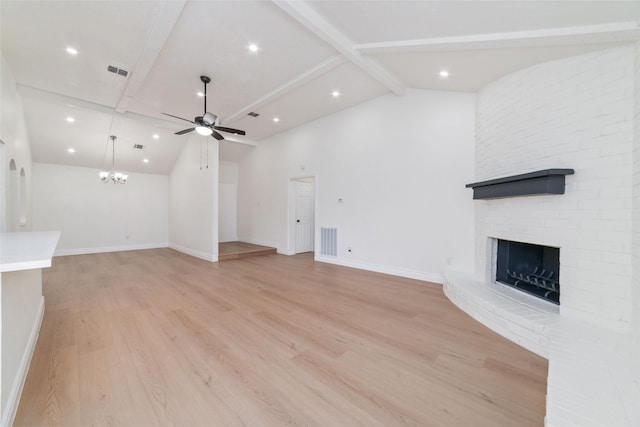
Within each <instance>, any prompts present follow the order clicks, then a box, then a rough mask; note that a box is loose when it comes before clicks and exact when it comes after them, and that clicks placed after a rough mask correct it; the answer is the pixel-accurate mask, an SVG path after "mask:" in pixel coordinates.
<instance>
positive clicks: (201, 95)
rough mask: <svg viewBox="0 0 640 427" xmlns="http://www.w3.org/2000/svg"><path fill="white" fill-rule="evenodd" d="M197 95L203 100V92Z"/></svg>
mask: <svg viewBox="0 0 640 427" xmlns="http://www.w3.org/2000/svg"><path fill="white" fill-rule="evenodd" d="M196 95H198V96H199V97H201V98H202V97H203V96H204V93H202V92H198V93H197V94H196Z"/></svg>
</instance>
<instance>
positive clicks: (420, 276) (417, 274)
mask: <svg viewBox="0 0 640 427" xmlns="http://www.w3.org/2000/svg"><path fill="white" fill-rule="evenodd" d="M314 259H315V260H316V261H320V262H326V263H329V264H336V265H342V266H344V267H352V268H358V269H360V270H368V271H375V272H376V273H384V274H391V275H392V276H400V277H406V278H408V279H416V280H423V281H425V282H431V283H438V284H443V283H444V276H442V274H437V273H429V272H426V271H417V270H408V269H405V268H397V267H389V266H386V265H377V264H369V263H366V262H362V261H348V260H344V259H340V258H335V257H330V256H326V255H315V257H314Z"/></svg>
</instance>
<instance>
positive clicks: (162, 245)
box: [53, 242, 169, 256]
mask: <svg viewBox="0 0 640 427" xmlns="http://www.w3.org/2000/svg"><path fill="white" fill-rule="evenodd" d="M166 247H169V243H168V242H162V243H143V244H138V245H120V246H102V247H95V248H77V249H57V250H56V251H55V252H54V254H53V256H67V255H86V254H99V253H103V252H122V251H138V250H141V249H157V248H166Z"/></svg>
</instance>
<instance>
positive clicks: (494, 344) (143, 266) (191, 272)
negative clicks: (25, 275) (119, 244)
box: [15, 249, 547, 426]
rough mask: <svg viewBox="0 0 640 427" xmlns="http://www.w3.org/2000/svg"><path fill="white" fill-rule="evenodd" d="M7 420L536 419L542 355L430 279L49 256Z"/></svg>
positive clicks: (295, 262)
mask: <svg viewBox="0 0 640 427" xmlns="http://www.w3.org/2000/svg"><path fill="white" fill-rule="evenodd" d="M43 291H44V294H45V303H46V309H45V316H44V320H43V325H42V329H41V331H40V336H39V339H38V342H37V345H36V350H35V354H34V357H33V360H32V363H31V367H30V370H29V374H28V377H27V381H26V384H25V388H24V392H23V395H22V399H21V401H20V406H19V408H18V413H17V416H16V420H15V425H16V426H23V425H29V426H71V425H73V426H84V425H87V426H88V425H96V426H99V425H124V426H142V425H184V426H187V425H188V426H242V425H250V426H262V425H264V426H275V425H305V426H341V425H342V426H403V425H420V426H452V425H455V426H464V425H470V426H484V425H486V426H542V425H543V423H544V413H545V391H546V376H547V362H546V360H544V359H542V358H540V357H538V356H536V355H534V354H532V353H530V352H528V351H526V350H525V349H523V348H521V347H518V346H517V345H515V344H513V343H511V342H509V341H507V340H505V339H504V338H502V337H500V336H498V335H496V334H495V333H493V332H492V331H490V330H488V329H487V328H485V327H484V326H482V325H480V324H479V323H477V322H475V321H474V320H473V319H471V318H470V317H469V316H467V315H466V314H465V313H463V312H461V311H460V310H458V309H457V308H456V307H455V306H453V304H451V302H450V301H449V300H448V299H447V298H446V297H445V296H444V294H443V293H442V288H441V286H440V285H436V284H431V283H427V282H421V281H416V280H410V279H404V278H398V277H393V276H388V275H383V274H378V273H372V272H367V271H362V270H354V269H350V268H345V267H340V266H335V265H331V264H325V263H317V262H315V261H314V260H313V257H312V255H310V254H302V255H296V256H290V257H287V256H282V255H275V254H271V255H263V256H259V257H254V258H243V259H236V260H229V261H225V262H223V263H209V262H206V261H203V260H199V259H197V258H193V257H189V256H186V255H183V254H180V253H178V252H175V251H172V250H170V249H154V250H142V251H130V252H120V253H119V252H114V253H105V254H94V255H79V256H69V257H62V258H54V262H53V266H52V268H50V269H46V270H44V272H43Z"/></svg>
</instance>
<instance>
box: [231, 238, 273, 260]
mask: <svg viewBox="0 0 640 427" xmlns="http://www.w3.org/2000/svg"><path fill="white" fill-rule="evenodd" d="M277 252H278V250H277V249H276V248H272V247H269V246H261V245H254V244H252V243H246V242H224V243H218V261H225V260H229V259H239V258H247V257H254V256H260V255H268V254H275V253H277Z"/></svg>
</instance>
